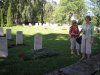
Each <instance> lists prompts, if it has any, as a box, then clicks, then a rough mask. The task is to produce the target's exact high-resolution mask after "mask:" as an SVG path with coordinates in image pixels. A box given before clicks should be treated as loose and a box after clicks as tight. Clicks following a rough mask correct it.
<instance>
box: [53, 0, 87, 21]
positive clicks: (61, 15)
mask: <svg viewBox="0 0 100 75" xmlns="http://www.w3.org/2000/svg"><path fill="white" fill-rule="evenodd" d="M84 10H85V4H84V1H83V0H61V1H60V4H59V5H58V6H57V7H56V8H55V12H54V17H55V21H56V22H63V23H66V22H70V21H71V17H72V16H73V15H75V16H76V17H77V18H78V19H80V16H82V15H83V14H84V12H85V11H84Z"/></svg>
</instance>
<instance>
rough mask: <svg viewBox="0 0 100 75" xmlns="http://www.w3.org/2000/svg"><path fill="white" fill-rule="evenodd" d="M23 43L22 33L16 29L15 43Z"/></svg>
mask: <svg viewBox="0 0 100 75" xmlns="http://www.w3.org/2000/svg"><path fill="white" fill-rule="evenodd" d="M19 44H23V33H22V31H17V34H16V45H19Z"/></svg>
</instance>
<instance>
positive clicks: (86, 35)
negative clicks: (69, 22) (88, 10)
mask: <svg viewBox="0 0 100 75" xmlns="http://www.w3.org/2000/svg"><path fill="white" fill-rule="evenodd" d="M81 32H82V41H81V42H82V43H81V53H82V57H81V59H80V60H83V59H84V58H85V57H86V58H87V59H89V58H90V55H91V45H92V43H93V36H94V35H93V33H94V26H93V25H92V23H91V17H90V16H86V17H85V23H83V25H82V30H81Z"/></svg>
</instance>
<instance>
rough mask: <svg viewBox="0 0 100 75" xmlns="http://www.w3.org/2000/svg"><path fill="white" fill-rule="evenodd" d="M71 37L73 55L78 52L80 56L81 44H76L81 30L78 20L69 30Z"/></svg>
mask: <svg viewBox="0 0 100 75" xmlns="http://www.w3.org/2000/svg"><path fill="white" fill-rule="evenodd" d="M69 36H70V42H71V46H70V49H71V54H73V53H74V51H75V50H77V55H80V53H79V44H78V43H77V42H76V38H77V37H78V36H79V29H78V26H77V22H76V20H73V21H72V25H71V27H70V29H69Z"/></svg>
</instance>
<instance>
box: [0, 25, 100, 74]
mask: <svg viewBox="0 0 100 75" xmlns="http://www.w3.org/2000/svg"><path fill="white" fill-rule="evenodd" d="M6 29H7V28H6V27H5V28H4V31H5V30H6ZM11 29H12V36H13V38H12V40H8V47H9V49H8V51H9V56H8V57H7V58H6V59H5V60H3V61H0V75H43V74H46V73H48V72H51V71H53V70H55V69H59V68H62V67H65V66H68V65H71V64H73V63H76V62H77V61H78V60H79V58H80V56H77V55H75V54H74V55H71V54H70V40H69V38H68V35H67V30H62V29H61V28H59V29H57V30H56V31H54V30H51V29H50V28H49V29H44V28H41V27H38V28H35V27H34V26H33V27H28V26H27V27H22V26H13V27H11ZM19 30H20V31H23V34H24V44H25V45H22V46H15V42H16V41H15V39H16V38H15V37H16V32H17V31H19ZM36 33H41V34H42V36H43V50H46V51H49V52H53V51H54V52H57V53H58V55H57V56H52V57H45V58H37V59H29V60H23V59H22V58H21V57H20V56H19V54H20V53H25V54H31V53H32V52H33V46H34V34H36ZM99 41H100V35H99V34H96V35H95V41H94V44H93V48H92V49H93V55H95V54H98V53H100V50H99V49H100V47H99V44H100V42H99ZM31 57H32V58H34V55H33V56H32V55H31ZM31 57H30V58H31Z"/></svg>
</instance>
